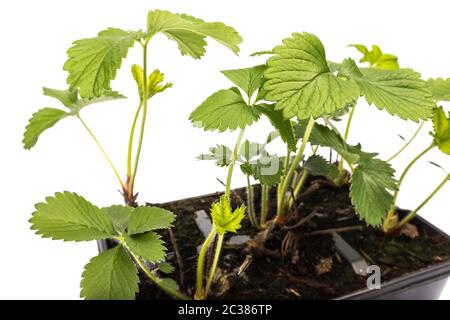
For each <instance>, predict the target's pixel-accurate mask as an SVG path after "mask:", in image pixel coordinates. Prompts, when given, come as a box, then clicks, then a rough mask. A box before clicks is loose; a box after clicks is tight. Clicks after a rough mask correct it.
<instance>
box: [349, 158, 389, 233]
mask: <svg viewBox="0 0 450 320" xmlns="http://www.w3.org/2000/svg"><path fill="white" fill-rule="evenodd" d="M396 188H397V184H396V181H395V179H394V169H392V167H391V166H390V164H389V163H387V162H385V161H382V160H379V159H376V158H364V161H363V162H360V163H359V164H358V166H357V167H356V169H355V171H354V172H353V174H352V180H351V187H350V197H351V200H352V204H353V205H354V206H355V210H356V212H357V213H358V215H360V216H361V217H362V218H363V219H364V220H365V222H366V223H367V224H369V225H371V226H378V225H380V224H381V223H382V222H383V219H384V218H385V217H386V215H387V213H388V212H389V209H390V208H391V205H392V202H393V196H392V194H391V193H390V192H389V191H394V190H396Z"/></svg>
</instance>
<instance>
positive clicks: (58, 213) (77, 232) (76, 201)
mask: <svg viewBox="0 0 450 320" xmlns="http://www.w3.org/2000/svg"><path fill="white" fill-rule="evenodd" d="M45 201H46V202H44V203H38V204H36V206H35V208H36V211H35V212H34V213H33V216H32V218H31V219H30V220H29V222H30V223H31V229H32V230H36V234H39V235H42V237H43V238H52V239H54V240H64V241H89V240H100V239H107V238H110V237H113V236H115V235H116V232H115V230H114V226H113V223H112V221H111V218H110V217H109V216H108V215H107V213H106V212H105V211H104V210H101V209H99V208H97V207H96V206H94V205H93V204H91V203H90V202H88V201H87V200H85V199H84V198H83V197H81V196H79V195H78V194H76V193H72V192H67V191H65V192H63V193H60V192H58V193H55V196H54V197H48V198H46V199H45Z"/></svg>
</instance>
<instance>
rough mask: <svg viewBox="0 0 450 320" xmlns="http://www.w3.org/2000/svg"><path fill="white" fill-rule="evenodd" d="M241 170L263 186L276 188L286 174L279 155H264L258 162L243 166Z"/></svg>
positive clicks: (253, 161) (247, 163)
mask: <svg viewBox="0 0 450 320" xmlns="http://www.w3.org/2000/svg"><path fill="white" fill-rule="evenodd" d="M241 170H242V172H243V173H244V174H246V175H249V176H252V177H253V178H255V180H258V181H259V182H260V183H261V184H263V185H266V186H274V185H276V184H278V183H280V181H281V177H282V176H283V174H284V162H283V160H282V159H280V158H279V157H278V156H277V155H269V154H267V153H264V154H262V155H261V156H260V157H259V158H258V159H256V160H252V161H250V162H245V163H243V164H241Z"/></svg>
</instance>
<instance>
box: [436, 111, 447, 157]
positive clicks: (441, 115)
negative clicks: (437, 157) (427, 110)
mask: <svg viewBox="0 0 450 320" xmlns="http://www.w3.org/2000/svg"><path fill="white" fill-rule="evenodd" d="M433 129H434V132H433V138H434V143H435V144H436V145H437V146H438V148H439V149H440V150H441V151H442V152H444V153H446V154H450V113H449V114H448V116H446V114H445V112H444V109H443V108H442V107H440V108H436V109H435V110H434V116H433Z"/></svg>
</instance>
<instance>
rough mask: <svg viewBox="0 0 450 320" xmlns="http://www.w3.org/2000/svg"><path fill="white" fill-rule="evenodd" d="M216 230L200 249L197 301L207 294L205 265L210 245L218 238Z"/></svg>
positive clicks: (212, 230) (213, 229)
mask: <svg viewBox="0 0 450 320" xmlns="http://www.w3.org/2000/svg"><path fill="white" fill-rule="evenodd" d="M216 233H217V232H216V229H215V228H214V226H213V228H212V229H211V231H210V232H209V235H208V237H207V238H206V239H205V241H204V242H203V244H202V248H201V249H200V253H199V255H198V263H197V282H196V290H195V299H197V300H201V299H204V298H205V292H204V290H203V269H204V265H205V255H206V251H207V250H208V247H209V244H210V243H211V241H212V240H213V239H214V237H215V236H216Z"/></svg>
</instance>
